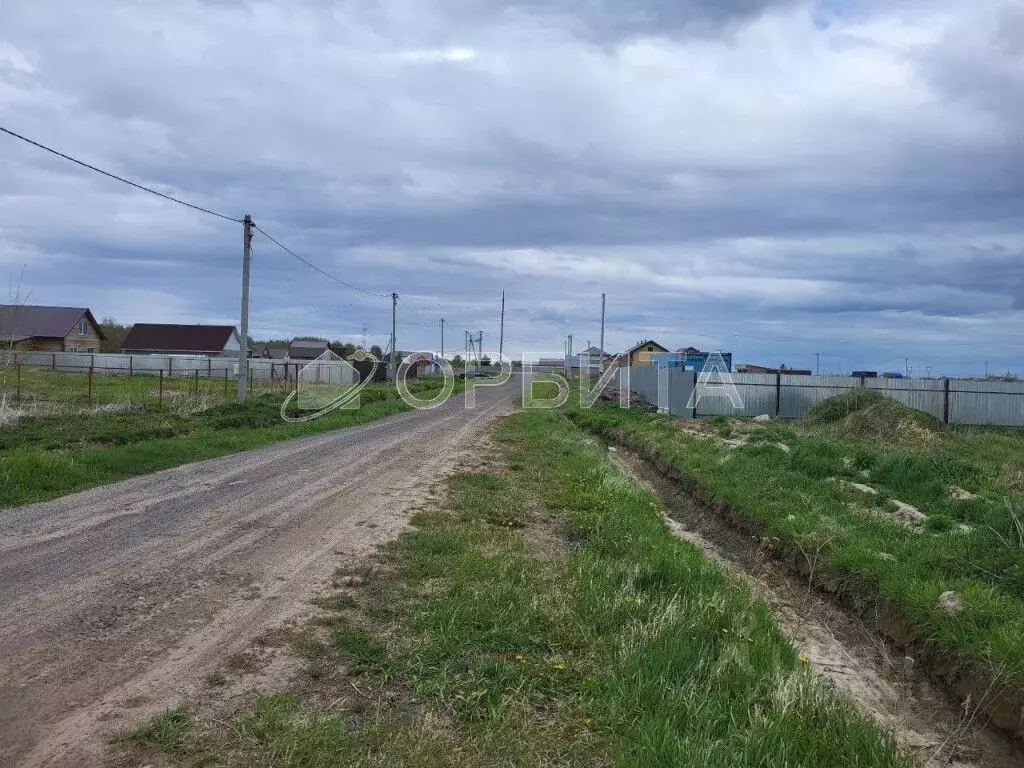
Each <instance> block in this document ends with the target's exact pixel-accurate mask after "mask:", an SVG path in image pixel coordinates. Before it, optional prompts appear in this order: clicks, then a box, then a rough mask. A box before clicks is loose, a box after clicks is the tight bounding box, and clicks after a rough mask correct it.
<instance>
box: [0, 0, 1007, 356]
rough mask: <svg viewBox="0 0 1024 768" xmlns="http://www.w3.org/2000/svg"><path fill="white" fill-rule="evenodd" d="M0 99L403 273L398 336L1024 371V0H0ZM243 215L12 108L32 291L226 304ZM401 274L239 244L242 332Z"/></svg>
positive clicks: (0, 235) (14, 179)
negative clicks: (244, 256) (601, 340)
mask: <svg viewBox="0 0 1024 768" xmlns="http://www.w3.org/2000/svg"><path fill="white" fill-rule="evenodd" d="M0 124H2V125H4V126H5V127H7V128H10V129H12V130H15V131H18V132H20V133H23V134H26V135H28V136H31V137H33V138H35V139H37V140H39V141H41V142H44V143H46V144H50V145H52V146H55V147H57V148H59V149H61V150H63V151H65V152H68V153H70V154H73V155H75V156H78V157H80V158H82V159H84V160H86V161H89V162H92V163H95V164H97V165H101V166H103V167H105V168H109V169H111V170H112V171H114V172H116V173H120V174H123V175H126V176H128V177H130V178H132V179H133V180H136V181H139V182H141V183H145V184H150V185H154V186H156V187H157V188H158V189H160V190H161V191H164V192H167V193H169V194H173V195H178V196H182V197H184V198H187V199H188V200H191V201H194V202H196V203H198V204H200V205H203V206H207V207H210V208H213V209H216V210H218V211H223V212H224V213H227V214H229V215H231V216H237V217H241V216H242V215H243V214H245V213H251V214H252V215H253V217H254V218H255V220H256V222H257V224H258V225H260V226H261V227H263V228H264V229H266V230H267V231H268V232H269V233H271V234H272V235H274V236H275V237H276V238H278V239H279V240H281V241H283V242H284V243H286V244H287V245H289V246H290V247H291V248H292V249H294V250H295V251H297V252H298V253H300V254H301V255H303V256H304V257H305V258H308V259H310V260H312V261H314V262H315V263H316V264H318V265H319V266H321V267H323V268H324V269H326V270H328V271H330V272H332V273H334V274H336V275H337V276H338V277H340V278H342V279H343V280H345V281H348V282H350V283H353V284H355V285H357V286H359V287H361V288H364V289H366V290H368V291H370V292H371V293H375V294H387V293H389V292H390V291H392V290H394V291H397V292H398V293H399V294H400V297H401V299H400V303H399V327H398V332H399V347H400V348H401V349H413V348H416V349H436V348H437V347H438V345H439V342H440V338H439V336H440V334H439V321H440V318H441V317H444V318H445V319H446V321H447V330H448V332H447V334H446V342H447V343H446V347H447V348H448V349H458V350H461V348H462V340H463V331H464V330H465V329H467V328H468V329H472V330H474V331H475V330H477V329H481V330H483V331H484V348H485V351H491V352H492V353H493V352H494V351H496V349H497V339H498V314H499V305H500V294H501V291H502V289H504V290H505V291H506V294H507V314H506V323H505V350H506V353H513V354H515V355H518V354H520V353H522V352H528V353H533V354H545V355H548V354H553V353H554V354H558V353H560V352H561V350H562V339H563V337H564V336H566V335H567V334H569V333H572V334H574V336H575V345H576V348H577V349H581V348H582V347H583V346H585V345H586V344H587V342H588V341H589V342H592V343H594V344H597V342H598V337H599V333H600V295H601V293H602V292H606V293H607V294H608V319H607V332H606V343H605V346H606V348H607V349H608V350H609V351H619V350H622V349H625V348H627V347H629V346H631V345H632V344H634V343H635V342H637V341H638V340H640V339H641V338H647V337H650V338H654V339H656V340H657V341H659V342H661V343H662V344H664V345H665V346H667V347H670V348H673V349H674V348H677V347H682V346H687V345H693V346H696V347H700V348H702V349H713V350H716V349H720V350H725V351H733V352H734V353H735V355H736V360H737V362H760V363H771V364H778V363H780V362H785V363H788V364H789V365H793V366H798V367H799V366H805V367H811V368H813V367H814V366H815V364H816V358H815V353H816V352H817V353H820V358H819V359H820V364H821V368H822V369H823V370H827V371H832V370H846V371H848V370H850V369H853V368H877V369H879V370H902V369H903V368H904V366H905V364H906V363H905V358H910V365H911V366H912V367H913V369H914V372H915V373H917V372H920V373H922V374H924V373H927V372H929V370H930V372H931V373H933V374H936V375H939V374H943V373H949V374H956V373H978V372H981V371H983V370H984V365H985V361H989V364H990V369H991V370H992V371H993V372H996V371H1000V372H1001V371H1005V370H1006V369H1012V370H1015V371H1017V372H1018V373H1021V374H1024V324H1022V322H1021V321H1022V319H1024V130H1022V127H1024V2H1022V0H1014V1H1013V2H1007V1H1006V0H819V1H818V2H789V1H787V0H778V1H773V0H633V1H632V2H626V1H625V0H575V1H574V0H520V1H519V2H499V1H498V0H335V1H334V2H329V1H328V0H306V1H304V2H299V1H297V0H274V1H272V2H254V3H249V2H241V1H235V0H216V1H215V0H209V1H207V2H197V1H196V0H175V2H173V3H168V2H155V1H154V2H146V1H142V0H138V1H136V2H121V1H119V2H114V0H90V2H82V1H81V0H2V2H0ZM241 240H242V238H241V228H240V226H238V225H235V224H232V223H230V222H225V221H221V220H219V219H215V218H212V217H208V216H205V215H203V214H199V213H196V212H194V211H191V210H189V209H186V208H182V207H179V206H176V205H174V204H172V203H168V202H165V201H163V200H160V199H158V198H155V197H152V196H150V195H146V194H144V193H141V192H137V191H135V190H132V189H131V188H128V187H124V186H122V185H119V184H117V183H116V182H112V181H110V180H107V179H105V178H103V177H100V176H97V175H94V174H91V173H90V172H88V171H85V170H83V169H80V168H77V167H76V166H74V165H71V164H70V163H67V162H66V161H62V160H60V159H57V158H54V157H52V156H49V155H47V154H45V153H43V152H41V151H39V150H37V149H34V148H32V147H30V146H27V145H25V144H22V143H21V142H18V141H16V140H14V139H11V138H9V137H6V136H0V270H2V276H3V278H4V279H5V280H6V281H7V282H9V283H11V284H12V285H15V286H16V285H17V283H18V281H19V277H20V276H22V275H23V277H20V279H21V282H22V293H27V294H28V295H29V298H30V301H31V302H32V303H40V304H70V305H87V306H89V307H90V308H92V310H93V312H94V313H95V314H96V315H97V316H113V317H115V318H116V319H118V320H119V321H121V322H125V323H131V322H147V321H148V322H161V321H165V322H229V323H237V319H238V310H239V296H240V288H239V283H240V262H241ZM390 322H391V314H390V299H389V298H387V297H386V296H385V295H382V296H380V297H371V296H367V295H366V294H363V293H359V292H355V291H352V290H349V289H347V288H345V287H343V286H341V285H338V284H336V283H333V282H331V281H329V280H327V279H326V278H323V277H322V276H320V275H318V274H317V273H316V272H314V271H312V270H310V269H309V268H307V267H306V266H304V265H303V264H301V263H300V262H298V261H297V260H295V259H294V258H292V257H291V256H289V255H288V254H286V253H284V252H282V251H280V250H278V249H277V248H276V247H275V246H273V245H272V244H271V243H269V242H268V241H266V240H265V239H263V238H261V237H257V238H256V241H255V243H254V264H253V287H252V317H251V326H250V329H251V333H252V335H253V336H254V337H256V338H268V337H284V336H288V337H290V336H292V335H296V334H322V335H325V336H328V337H330V338H343V339H348V340H353V341H357V342H358V341H359V339H360V338H361V336H362V330H363V327H364V325H365V326H366V328H367V337H368V341H369V342H370V343H374V342H376V343H380V344H381V346H384V345H385V343H386V340H387V334H388V333H389V332H390Z"/></svg>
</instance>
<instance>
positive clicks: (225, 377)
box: [224, 368, 228, 395]
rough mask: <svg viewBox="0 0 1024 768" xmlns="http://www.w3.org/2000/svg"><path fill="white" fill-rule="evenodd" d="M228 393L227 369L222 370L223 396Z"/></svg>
mask: <svg viewBox="0 0 1024 768" xmlns="http://www.w3.org/2000/svg"><path fill="white" fill-rule="evenodd" d="M227 393H228V369H227V368H225V369H224V394H225V395H226V394H227Z"/></svg>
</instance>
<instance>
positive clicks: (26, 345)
mask: <svg viewBox="0 0 1024 768" xmlns="http://www.w3.org/2000/svg"><path fill="white" fill-rule="evenodd" d="M104 338H106V337H105V336H104V335H103V331H102V329H101V328H100V325H99V323H97V322H96V318H95V317H94V316H93V314H92V312H91V311H90V310H89V308H88V307H47V306H37V305H32V304H0V344H3V345H4V346H7V345H10V346H12V347H14V348H15V349H26V350H40V351H43V352H99V351H100V342H101V341H103V339H104Z"/></svg>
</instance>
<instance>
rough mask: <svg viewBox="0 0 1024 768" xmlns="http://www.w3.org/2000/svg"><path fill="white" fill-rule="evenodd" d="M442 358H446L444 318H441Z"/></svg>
mask: <svg viewBox="0 0 1024 768" xmlns="http://www.w3.org/2000/svg"><path fill="white" fill-rule="evenodd" d="M441 359H442V360H444V318H443V317H442V318H441Z"/></svg>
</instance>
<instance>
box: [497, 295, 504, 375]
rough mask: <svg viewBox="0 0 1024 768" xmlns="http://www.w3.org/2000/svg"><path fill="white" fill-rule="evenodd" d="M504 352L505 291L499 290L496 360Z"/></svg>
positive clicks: (499, 358)
mask: <svg viewBox="0 0 1024 768" xmlns="http://www.w3.org/2000/svg"><path fill="white" fill-rule="evenodd" d="M504 352H505V292H504V291H502V292H501V332H500V333H499V334H498V360H499V362H500V360H501V356H502V354H504Z"/></svg>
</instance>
